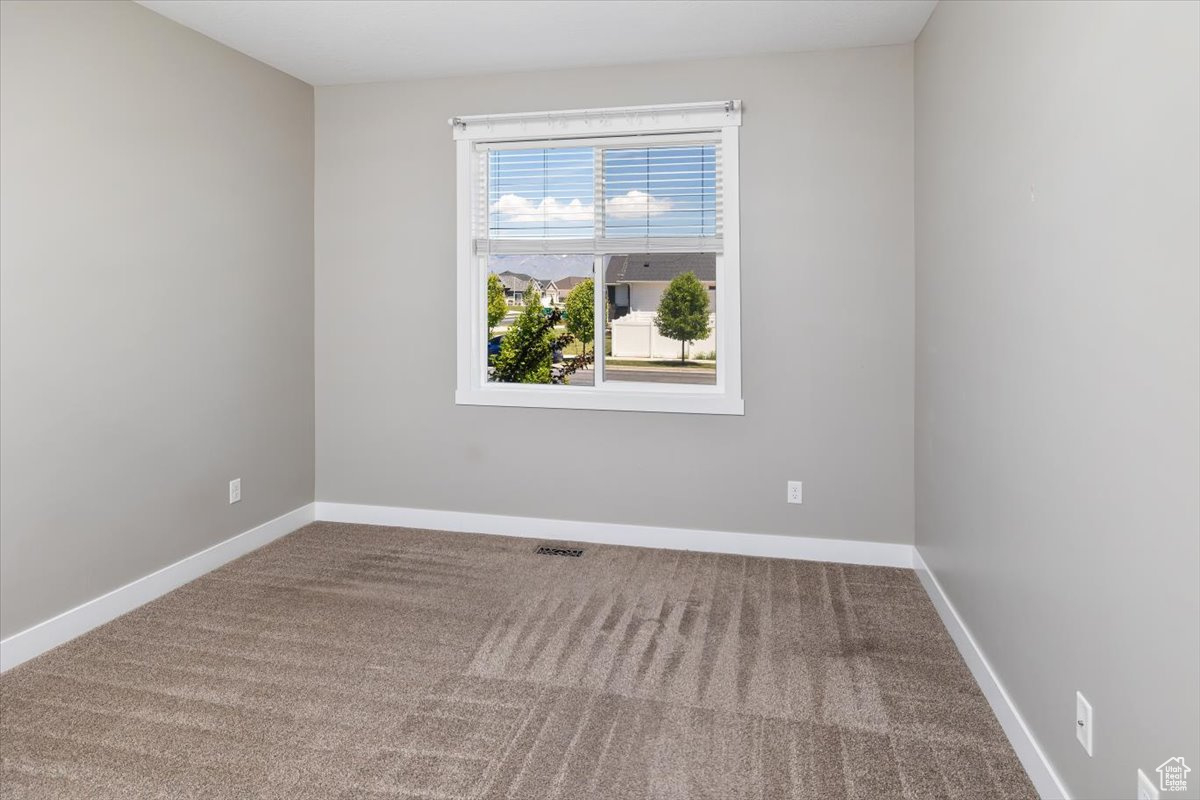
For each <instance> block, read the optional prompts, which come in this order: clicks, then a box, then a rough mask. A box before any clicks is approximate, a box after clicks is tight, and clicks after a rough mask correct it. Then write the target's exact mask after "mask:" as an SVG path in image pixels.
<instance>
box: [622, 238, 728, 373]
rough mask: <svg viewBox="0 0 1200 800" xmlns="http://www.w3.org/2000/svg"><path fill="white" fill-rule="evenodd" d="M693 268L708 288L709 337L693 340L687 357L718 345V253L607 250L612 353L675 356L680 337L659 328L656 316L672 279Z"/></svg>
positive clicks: (638, 355)
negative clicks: (621, 253) (621, 252)
mask: <svg viewBox="0 0 1200 800" xmlns="http://www.w3.org/2000/svg"><path fill="white" fill-rule="evenodd" d="M685 272H691V273H692V274H694V275H695V276H696V278H697V279H698V280H699V281H700V283H701V284H703V285H704V286H705V288H707V289H708V306H709V310H710V316H709V327H710V329H711V331H712V332H711V333H710V334H709V336H708V338H707V339H704V340H702V341H697V342H693V343H692V344H691V346H690V347H689V348H688V355H689V357H693V356H694V355H695V354H701V353H703V354H707V353H711V352H714V351H716V349H717V342H716V330H717V325H716V310H717V258H716V256H715V255H713V254H712V253H640V254H634V255H624V256H609V257H608V264H607V266H606V267H605V269H604V283H605V288H606V290H607V293H608V302H609V304H610V305H611V307H612V356H613V358H668V359H669V358H675V359H678V358H679V350H680V346H679V342H677V341H675V340H673V339H667V338H666V337H665V336H663V335H661V334H660V333H659V332H658V329H657V327H655V325H654V317H655V315H656V314H657V313H658V303H659V300H660V299H661V298H662V294H663V292H664V291H666V288H667V286H668V285H669V284H670V283H671V280H672V279H673V278H675V277H677V276H679V275H682V274H683V273H685Z"/></svg>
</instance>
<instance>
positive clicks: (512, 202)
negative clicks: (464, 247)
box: [487, 147, 595, 239]
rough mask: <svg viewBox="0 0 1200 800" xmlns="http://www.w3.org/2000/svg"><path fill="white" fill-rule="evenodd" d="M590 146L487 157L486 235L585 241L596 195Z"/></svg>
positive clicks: (497, 153) (491, 153) (505, 152)
mask: <svg viewBox="0 0 1200 800" xmlns="http://www.w3.org/2000/svg"><path fill="white" fill-rule="evenodd" d="M593 162H594V157H593V151H592V148H590V147H563V148H536V149H529V150H492V151H489V153H488V167H487V168H488V236H489V237H490V238H492V239H547V238H589V237H591V236H592V230H593V227H594V225H593V210H592V203H593V200H594V195H595V183H594V180H593V176H594V169H593V166H594V164H593Z"/></svg>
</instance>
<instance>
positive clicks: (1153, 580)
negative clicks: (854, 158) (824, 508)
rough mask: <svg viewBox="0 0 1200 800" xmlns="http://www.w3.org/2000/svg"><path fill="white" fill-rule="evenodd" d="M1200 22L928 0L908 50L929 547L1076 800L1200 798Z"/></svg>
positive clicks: (1115, 7) (1113, 10) (1130, 11)
mask: <svg viewBox="0 0 1200 800" xmlns="http://www.w3.org/2000/svg"><path fill="white" fill-rule="evenodd" d="M1198 12H1200V5H1198V4H1195V3H1176V4H1166V5H1154V4H1121V3H1066V4H1059V3H1030V4H1025V3H1003V4H997V3H942V4H940V5H939V6H938V8H937V10H936V11H935V12H934V14H933V18H932V20H931V21H930V23H929V25H928V27H927V28H926V29H925V31H924V33H922V34H921V37H920V38H919V39H918V41H917V48H916V124H917V412H918V415H917V547H918V549H919V550H920V552H921V554H922V556H923V557H924V559H925V560H926V562H928V564H929V565H930V567H931V568H932V570H933V571H934V573H935V574H936V575H937V577H938V579H939V580H940V581H941V582H942V585H943V586H944V588H945V589H946V591H947V592H948V594H949V596H950V600H951V601H952V602H953V603H954V604H955V605H956V606H957V608H958V610H959V612H960V613H961V615H962V616H963V618H964V619H965V621H966V624H967V626H968V627H969V628H970V630H971V631H972V633H973V634H974V635H975V637H976V638H977V640H978V641H979V643H980V645H981V647H982V648H983V650H984V652H985V654H986V656H987V657H988V659H990V661H991V663H992V664H993V666H994V667H995V668H996V669H997V671H998V673H999V675H1000V676H1001V678H1002V680H1003V682H1004V684H1005V686H1006V687H1007V689H1008V690H1009V692H1010V693H1011V695H1012V697H1013V699H1014V701H1015V702H1016V705H1017V706H1018V708H1019V709H1020V711H1021V713H1022V714H1023V715H1024V716H1025V719H1026V720H1027V722H1028V723H1029V724H1030V725H1031V726H1032V729H1033V732H1034V734H1035V735H1036V737H1037V739H1038V740H1039V742H1040V743H1041V745H1042V746H1043V748H1044V749H1045V750H1046V752H1047V754H1048V755H1049V757H1050V759H1051V760H1052V762H1053V763H1054V765H1055V766H1056V767H1057V769H1058V770H1059V772H1060V774H1061V775H1062V776H1063V777H1064V779H1065V781H1066V783H1067V786H1068V788H1069V790H1070V791H1071V793H1072V794H1073V795H1074V796H1076V797H1093V798H1101V797H1102V798H1113V797H1132V796H1133V795H1134V783H1135V774H1136V769H1137V767H1139V766H1140V767H1142V768H1143V769H1145V770H1147V771H1148V773H1149V774H1150V775H1152V776H1153V775H1154V774H1155V773H1154V768H1155V767H1157V766H1158V765H1159V764H1160V763H1162V762H1163V761H1165V760H1166V759H1167V758H1168V757H1171V756H1183V757H1184V758H1185V759H1186V760H1187V762H1188V764H1189V765H1191V766H1192V768H1193V772H1192V776H1191V778H1192V789H1191V792H1190V794H1189V795H1188V796H1190V797H1197V796H1198V795H1197V788H1198V787H1200V734H1198V730H1197V719H1198V717H1200V703H1198V701H1197V689H1198V687H1200V681H1198V680H1197V674H1196V664H1197V662H1198V659H1200V652H1198V650H1200V647H1198V644H1197V631H1198V630H1200V625H1198V624H1197V619H1198V618H1200V616H1198V614H1200V598H1198V596H1197V570H1198V562H1200V556H1198V554H1197V543H1198V540H1200V510H1198V508H1197V503H1198V500H1197V486H1198V485H1200V463H1198V452H1197V442H1198V441H1200V327H1198V326H1200V299H1198V298H1200V250H1198V248H1197V245H1198V242H1197V239H1198V235H1197V221H1198V219H1200V197H1198V194H1200V165H1198V160H1197V141H1200V109H1198V103H1200V54H1198V52H1197V31H1198V30H1200V13H1198ZM1031 187H1032V197H1031ZM1077 689H1079V690H1082V691H1083V692H1084V694H1085V695H1086V696H1087V697H1088V699H1089V700H1090V701H1091V703H1092V705H1093V708H1094V714H1095V757H1094V758H1090V759H1089V758H1088V757H1087V755H1086V754H1085V753H1084V751H1083V749H1082V748H1081V747H1080V746H1079V745H1078V744H1077V743H1076V741H1075V733H1074V724H1073V720H1074V716H1073V715H1074V711H1075V705H1074V704H1075V699H1074V695H1075V691H1076V690H1077Z"/></svg>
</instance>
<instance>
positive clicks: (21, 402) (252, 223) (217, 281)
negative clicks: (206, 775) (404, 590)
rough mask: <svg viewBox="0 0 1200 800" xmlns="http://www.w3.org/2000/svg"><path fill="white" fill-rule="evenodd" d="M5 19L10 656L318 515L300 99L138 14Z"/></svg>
mask: <svg viewBox="0 0 1200 800" xmlns="http://www.w3.org/2000/svg"><path fill="white" fill-rule="evenodd" d="M0 15H2V16H0V37H2V38H0V100H2V102H0V226H2V227H3V231H4V236H3V240H2V244H0V298H2V299H0V303H2V305H0V365H2V366H0V370H2V371H0V476H2V481H0V494H2V500H0V514H2V516H0V565H2V566H0V609H2V616H0V635H2V636H8V635H10V634H12V633H15V632H17V631H19V630H22V629H24V628H26V627H28V626H30V625H32V624H34V623H37V622H39V621H41V620H44V619H46V618H48V617H51V616H53V615H55V614H57V613H59V612H61V611H65V610H67V609H69V608H71V607H73V606H75V605H77V604H78V603H81V602H83V601H86V600H89V599H91V598H94V597H96V596H98V595H100V594H103V593H104V592H107V591H109V590H111V589H114V588H116V587H118V586H120V585H122V584H124V583H126V582H128V581H130V580H134V579H136V578H139V577H141V576H143V575H145V574H147V573H149V572H152V571H153V570H155V569H158V568H160V567H163V566H165V565H167V564H169V563H171V562H173V561H176V560H177V559H179V558H182V557H184V556H187V555H191V554H192V553H195V552H197V551H199V550H202V549H204V548H205V547H208V546H209V545H212V544H215V543H217V542H219V541H221V540H222V539H225V538H227V537H229V536H231V535H233V534H236V533H240V532H241V531H244V530H247V529H248V528H251V527H253V526H255V525H257V524H259V523H261V522H264V521H266V520H268V519H271V518H273V517H275V516H278V515H279V514H282V513H284V512H287V511H290V510H292V509H294V508H297V507H298V506H301V505H304V504H306V503H308V502H311V500H312V496H313V399H312V383H313V349H312V313H313V286H312V277H313V276H312V163H313V149H312V136H313V99H312V88H311V87H310V86H308V85H306V84H304V83H302V82H300V81H297V80H295V79H293V78H290V77H287V76H285V75H283V74H282V73H280V72H277V71H275V70H273V69H271V68H269V67H266V66H264V65H262V64H260V63H258V62H256V61H253V60H251V59H249V58H247V57H246V56H243V55H240V54H238V53H236V52H234V51H233V50H230V49H228V48H226V47H224V46H222V45H219V44H217V43H216V42H213V41H212V40H210V39H207V38H205V37H204V36H201V35H200V34H198V33H195V32H193V31H190V30H187V29H185V28H183V27H180V26H179V25H176V24H175V23H173V22H170V21H168V20H166V19H165V18H163V17H161V16H159V15H157V14H154V13H152V12H150V11H147V10H146V9H144V8H141V7H140V6H136V5H134V4H132V3H124V2H122V3H107V2H85V3H77V4H61V3H22V2H4V3H0ZM238 476H240V477H241V478H242V482H243V487H242V488H243V497H244V499H243V500H242V502H241V503H240V504H238V505H235V506H230V505H228V503H227V486H228V481H229V479H230V478H234V477H238Z"/></svg>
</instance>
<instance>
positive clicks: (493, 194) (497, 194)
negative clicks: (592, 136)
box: [488, 145, 716, 238]
mask: <svg viewBox="0 0 1200 800" xmlns="http://www.w3.org/2000/svg"><path fill="white" fill-rule="evenodd" d="M592 170H593V157H592V148H590V147H576V148H555V149H541V148H539V149H531V150H493V151H491V152H490V153H489V161H488V173H489V174H488V185H489V186H488V188H489V196H488V206H489V209H490V215H489V227H490V229H491V235H492V236H493V237H497V238H521V237H538V238H542V237H583V238H586V237H590V236H591V235H592V219H593V209H594V206H593V203H594V200H595V189H594V181H593V175H592ZM604 172H605V175H604V178H605V198H604V199H605V202H606V209H607V213H606V215H605V226H606V228H607V235H608V236H647V235H650V236H655V235H657V236H712V235H714V233H715V227H716V214H715V203H716V188H715V147H714V146H713V145H688V146H678V147H653V148H638V149H609V150H606V152H605V164H604Z"/></svg>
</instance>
